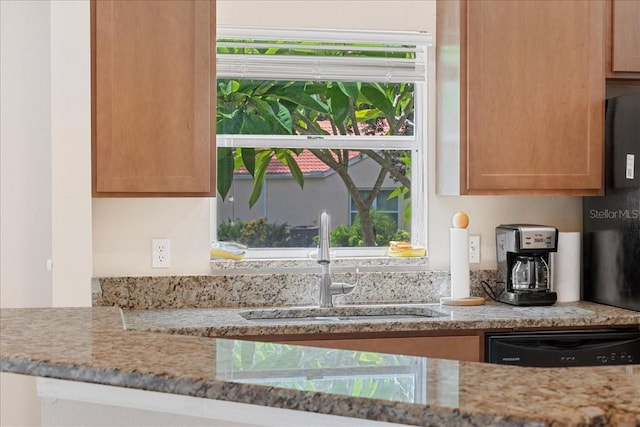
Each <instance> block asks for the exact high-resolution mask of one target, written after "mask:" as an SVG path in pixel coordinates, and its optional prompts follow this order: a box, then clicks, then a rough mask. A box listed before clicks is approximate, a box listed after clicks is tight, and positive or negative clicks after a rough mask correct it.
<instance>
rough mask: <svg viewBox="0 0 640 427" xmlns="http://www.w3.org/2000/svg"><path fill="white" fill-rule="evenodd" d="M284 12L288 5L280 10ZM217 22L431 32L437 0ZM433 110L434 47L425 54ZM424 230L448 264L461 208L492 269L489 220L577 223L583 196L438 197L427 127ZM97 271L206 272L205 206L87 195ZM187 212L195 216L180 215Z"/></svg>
mask: <svg viewBox="0 0 640 427" xmlns="http://www.w3.org/2000/svg"><path fill="white" fill-rule="evenodd" d="M283 11H286V12H283ZM218 24H226V25H254V26H274V27H289V26H298V27H301V28H303V27H316V28H318V27H320V28H355V29H387V30H418V31H428V32H431V33H432V34H434V35H435V2H434V1H427V0H416V1H405V0H389V1H384V0H375V1H337V0H326V1H319V0H317V1H316V0H305V1H291V0H280V1H278V0H243V1H236V0H218ZM429 72H430V73H431V75H430V85H429V89H430V90H431V94H430V95H429V99H428V106H429V112H428V114H429V118H430V120H431V123H435V113H434V100H435V94H434V92H433V90H434V77H433V76H434V74H433V73H434V72H435V67H434V49H433V48H432V49H431V52H430V60H429ZM426 143H427V144H428V145H429V150H428V154H429V164H428V166H429V182H428V186H427V188H428V191H429V194H428V197H429V200H428V203H429V208H428V209H429V213H428V228H429V230H428V233H429V236H428V237H429V254H430V260H429V263H428V264H429V267H431V268H434V269H448V267H449V255H448V229H449V227H450V224H451V217H452V216H453V214H454V213H455V212H456V211H458V210H465V211H466V212H468V214H469V215H470V217H471V224H470V232H471V233H474V234H480V235H481V241H482V247H481V250H482V263H481V264H480V265H479V266H478V267H482V268H495V254H494V251H495V244H494V243H493V239H494V229H495V226H496V225H498V224H499V223H503V222H537V223H549V224H553V225H557V226H558V227H560V228H561V229H562V230H566V231H569V230H579V229H580V228H581V199H580V198H576V197H553V198H551V197H440V196H436V195H435V161H434V159H435V129H433V128H431V129H429V133H428V137H427V141H426ZM93 210H94V212H93V233H94V235H93V238H94V250H93V254H94V261H93V273H94V275H95V276H108V275H128V274H131V275H144V274H151V275H163V274H168V273H171V274H201V273H207V272H208V271H209V265H208V263H207V256H206V254H207V249H208V244H209V233H210V224H209V222H208V220H207V219H208V215H209V205H208V203H205V202H198V201H193V200H186V199H155V200H123V199H118V200H114V199H99V200H94V201H93ZM183 214H184V215H187V216H188V217H189V218H191V219H195V221H193V222H189V223H188V222H187V221H186V220H181V216H182V215H183ZM153 237H170V238H171V239H172V245H173V247H172V268H171V269H169V270H168V271H167V270H153V269H151V268H150V253H149V246H150V240H151V238H153Z"/></svg>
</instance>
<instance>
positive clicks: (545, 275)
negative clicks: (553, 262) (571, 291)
mask: <svg viewBox="0 0 640 427" xmlns="http://www.w3.org/2000/svg"><path fill="white" fill-rule="evenodd" d="M557 249H558V230H557V229H556V228H555V227H551V226H546V225H528V224H506V225H500V226H498V227H496V251H497V259H498V284H503V285H504V291H503V292H502V293H501V294H500V295H499V297H498V299H499V300H500V301H502V302H505V303H507V304H513V305H522V306H527V305H551V304H554V303H555V302H556V300H557V294H556V293H555V292H552V291H551V271H550V268H549V254H550V253H551V252H556V251H557Z"/></svg>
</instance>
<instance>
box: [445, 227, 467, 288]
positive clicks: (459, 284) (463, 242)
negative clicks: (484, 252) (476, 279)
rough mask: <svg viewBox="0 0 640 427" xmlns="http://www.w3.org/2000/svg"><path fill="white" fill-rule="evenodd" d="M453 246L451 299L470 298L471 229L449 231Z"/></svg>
mask: <svg viewBox="0 0 640 427" xmlns="http://www.w3.org/2000/svg"><path fill="white" fill-rule="evenodd" d="M449 241H450V244H451V299H454V300H455V299H460V298H468V297H469V295H470V293H471V286H470V280H469V229H467V228H451V229H449Z"/></svg>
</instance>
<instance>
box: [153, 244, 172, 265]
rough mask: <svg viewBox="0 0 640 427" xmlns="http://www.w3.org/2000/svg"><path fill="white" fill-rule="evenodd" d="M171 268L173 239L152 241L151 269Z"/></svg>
mask: <svg viewBox="0 0 640 427" xmlns="http://www.w3.org/2000/svg"><path fill="white" fill-rule="evenodd" d="M169 267H171V239H151V268H169Z"/></svg>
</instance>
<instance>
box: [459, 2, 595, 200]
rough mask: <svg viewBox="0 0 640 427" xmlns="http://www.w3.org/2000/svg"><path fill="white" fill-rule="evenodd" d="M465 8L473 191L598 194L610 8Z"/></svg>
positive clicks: (466, 158)
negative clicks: (606, 22) (606, 19)
mask: <svg viewBox="0 0 640 427" xmlns="http://www.w3.org/2000/svg"><path fill="white" fill-rule="evenodd" d="M461 6H462V11H461V14H462V18H461V20H462V25H463V28H462V31H463V32H466V37H464V36H463V37H462V40H463V41H462V43H464V41H465V40H466V49H464V50H463V52H465V51H466V80H465V76H464V73H463V82H464V83H466V92H465V91H464V90H463V91H462V106H463V108H462V109H463V112H462V119H461V127H462V131H461V141H465V143H461V151H462V152H461V161H462V162H466V167H463V168H461V171H462V173H465V172H466V176H463V180H462V185H463V186H465V184H466V192H467V193H468V194H501V193H507V194H527V193H548V194H558V193H560V194H598V193H600V192H601V191H602V186H603V148H604V144H603V139H604V131H603V116H604V3H603V2H602V1H596V0H594V1H592V0H583V1H569V2H566V1H555V0H549V1H535V0H534V1H526V0H521V1H502V0H498V1H491V0H484V1H469V2H464V3H462V4H461ZM465 16H466V20H465V19H464V17H465ZM465 23H466V26H465ZM464 63H465V61H464V60H463V61H462V65H463V67H464ZM463 87H464V84H463ZM465 106H466V108H465ZM465 113H466V117H465V116H464V115H465ZM464 190H465V189H464V188H463V191H464Z"/></svg>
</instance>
